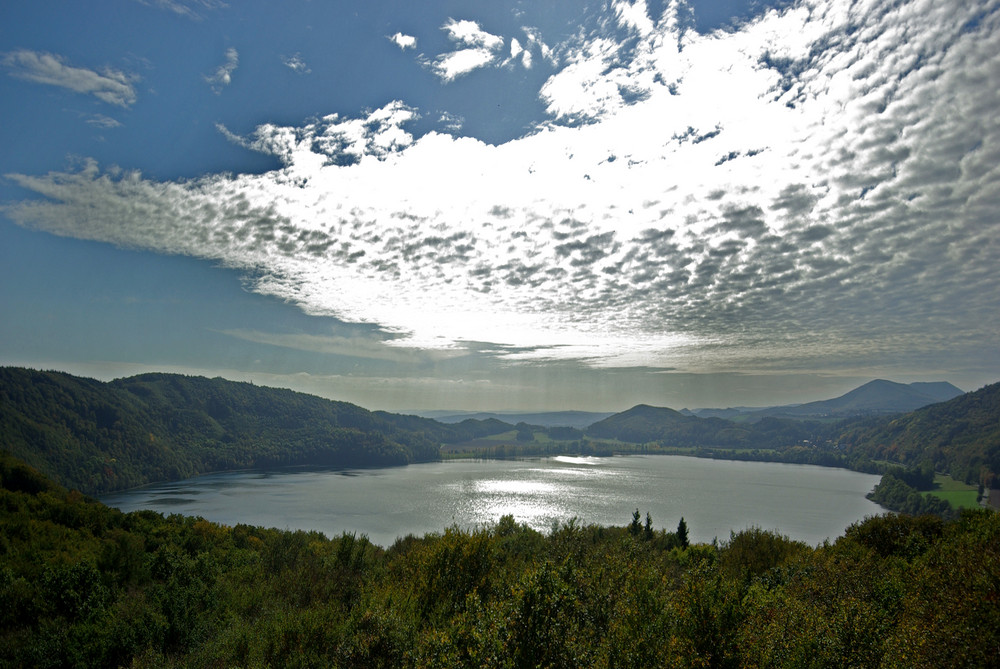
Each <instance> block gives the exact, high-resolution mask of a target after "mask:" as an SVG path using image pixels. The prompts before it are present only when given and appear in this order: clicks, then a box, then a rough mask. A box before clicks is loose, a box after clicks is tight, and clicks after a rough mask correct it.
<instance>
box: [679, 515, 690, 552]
mask: <svg viewBox="0 0 1000 669" xmlns="http://www.w3.org/2000/svg"><path fill="white" fill-rule="evenodd" d="M677 543H678V544H680V547H681V548H687V547H688V526H687V523H685V522H684V516H681V521H680V522H679V523H677Z"/></svg>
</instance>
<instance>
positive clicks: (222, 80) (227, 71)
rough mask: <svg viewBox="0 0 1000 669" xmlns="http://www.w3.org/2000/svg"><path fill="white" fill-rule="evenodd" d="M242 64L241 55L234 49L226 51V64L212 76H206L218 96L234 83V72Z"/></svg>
mask: <svg viewBox="0 0 1000 669" xmlns="http://www.w3.org/2000/svg"><path fill="white" fill-rule="evenodd" d="M239 64H240V54H239V52H238V51H237V50H236V49H234V48H233V47H229V48H228V49H226V62H225V63H223V64H222V65H220V66H219V67H218V68H217V69H216V70H215V72H214V73H212V74H211V75H210V76H209V75H206V76H205V81H207V82H208V83H209V85H211V86H212V90H213V91H215V93H216V94H217V95H218V94H219V93H221V92H222V89H223V88H225V87H226V86H228V85H229V84H231V83H232V81H233V72H235V71H236V68H237V67H238V66H239Z"/></svg>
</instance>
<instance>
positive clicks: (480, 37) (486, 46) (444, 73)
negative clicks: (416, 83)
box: [425, 19, 503, 83]
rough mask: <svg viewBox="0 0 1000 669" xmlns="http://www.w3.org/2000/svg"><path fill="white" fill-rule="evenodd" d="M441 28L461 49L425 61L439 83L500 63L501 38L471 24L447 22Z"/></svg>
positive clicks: (471, 22)
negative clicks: (439, 80)
mask: <svg viewBox="0 0 1000 669" xmlns="http://www.w3.org/2000/svg"><path fill="white" fill-rule="evenodd" d="M441 29H442V30H444V31H445V32H447V33H448V37H449V39H451V41H452V42H455V43H456V44H458V45H460V46H461V47H463V48H461V49H458V50H456V51H451V52H449V53H445V54H441V55H440V56H438V57H437V58H435V59H434V60H430V61H425V65H426V66H427V67H428V68H430V70H431V71H432V72H434V74H436V75H437V76H438V77H439V78H440V79H441V80H442V81H444V82H446V83H447V82H451V81H454V80H455V79H457V78H458V77H461V76H462V75H465V74H468V73H470V72H472V71H473V70H478V69H480V68H482V67H486V66H487V65H496V64H499V63H500V49H501V48H502V47H503V38H502V37H499V36H497V35H493V34H491V33H488V32H486V31H485V30H483V29H482V28H481V27H480V26H479V24H478V23H476V22H475V21H467V20H463V21H456V20H454V19H449V20H448V22H447V23H445V24H444V25H443V26H442V27H441Z"/></svg>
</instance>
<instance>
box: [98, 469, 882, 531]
mask: <svg viewBox="0 0 1000 669" xmlns="http://www.w3.org/2000/svg"><path fill="white" fill-rule="evenodd" d="M877 482H878V477H877V476H873V475H870V474H861V473H859V472H852V471H848V470H844V469H832V468H827V467H815V466H811V465H790V464H779V463H769V462H737V461H731V460H709V459H703V458H693V457H685V456H669V455H649V456H638V455H632V456H621V457H613V458H589V457H587V458H584V457H567V456H558V457H551V458H539V459H529V460H452V461H446V462H433V463H425V464H416V465H409V466H406V467H387V468H379V469H350V470H333V469H315V468H294V469H280V470H271V471H242V472H228V473H223V474H209V475H205V476H199V477H196V478H191V479H187V480H184V481H175V482H172V483H160V484H154V485H150V486H146V487H143V488H138V489H135V490H130V491H128V492H122V493H116V494H113V495H107V496H105V497H103V498H102V501H103V502H104V503H105V504H108V505H109V506H114V507H117V508H119V509H122V510H123V511H133V510H136V509H153V510H155V511H159V512H163V513H181V514H185V515H192V516H202V517H204V518H206V519H208V520H212V521H215V522H219V523H223V524H226V525H235V524H238V523H245V524H248V525H262V526H265V527H278V528H281V529H305V530H319V531H321V532H323V533H325V534H326V535H327V536H330V537H334V536H339V535H340V533H341V532H345V531H346V532H357V533H358V534H359V535H361V534H365V535H367V536H368V538H369V539H370V540H371V541H372V542H374V543H376V544H379V545H381V546H389V545H391V544H392V543H393V542H394V541H395V540H396V538H397V537H400V536H405V535H406V534H409V533H412V534H415V535H418V536H420V535H423V534H427V533H429V532H441V531H443V530H444V529H445V528H446V527H449V526H452V525H458V526H459V527H462V528H465V529H471V528H474V527H477V526H481V525H484V524H489V523H493V522H496V521H497V520H498V519H499V518H500V517H501V516H503V515H505V514H510V515H512V516H514V518H515V520H516V521H518V522H519V523H527V524H528V525H530V526H531V527H533V528H535V529H538V530H541V531H545V532H547V531H549V530H550V529H551V528H552V526H553V524H554V523H559V524H561V523H565V522H568V521H569V520H570V519H572V518H574V517H575V518H578V519H579V520H580V522H582V523H585V524H586V523H595V524H598V525H618V526H621V525H627V524H628V523H629V522H630V521H631V519H632V512H633V511H634V510H635V509H636V508H638V509H639V510H640V512H641V513H642V516H643V519H644V520H645V515H646V512H647V511H648V512H649V513H650V514H651V515H652V519H653V525H654V527H656V528H660V527H665V528H667V529H668V530H671V531H672V530H674V529H676V527H677V522H678V520H679V519H680V518H681V516H683V517H684V519H685V522H686V523H687V525H688V528H689V533H690V537H691V540H692V541H697V542H702V541H711V540H712V539H713V538H716V537H718V538H719V539H720V540H725V539H728V538H729V532H730V531H731V530H737V531H738V530H741V529H744V528H747V527H752V526H758V527H761V528H764V529H775V530H778V531H779V532H781V533H782V534H785V535H787V536H789V537H791V538H793V539H799V540H801V541H805V542H806V543H808V544H810V545H815V544H817V543H820V542H822V541H823V540H824V539H827V538H829V539H831V540H833V539H834V538H836V537H837V536H840V535H841V534H843V532H844V529H845V528H846V527H847V526H848V525H850V524H851V523H853V522H855V521H857V520H860V519H862V518H864V517H865V516H867V515H874V514H877V513H881V512H882V511H883V509H882V508H881V507H880V506H878V505H877V504H875V503H873V502H871V501H869V500H867V499H865V494H867V493H868V492H869V491H870V490H871V489H872V487H873V486H874V485H875V484H876V483H877Z"/></svg>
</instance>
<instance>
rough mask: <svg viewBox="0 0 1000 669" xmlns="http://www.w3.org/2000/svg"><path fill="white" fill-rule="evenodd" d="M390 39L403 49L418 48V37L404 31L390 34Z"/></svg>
mask: <svg viewBox="0 0 1000 669" xmlns="http://www.w3.org/2000/svg"><path fill="white" fill-rule="evenodd" d="M388 39H389V41H390V42H392V43H393V44H395V45H396V46H398V47H399V48H400V49H401V50H402V51H406V50H407V49H415V48H417V38H416V37H414V36H413V35H404V34H403V33H399V32H398V33H396V34H395V35H390V36H389V37H388Z"/></svg>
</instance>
